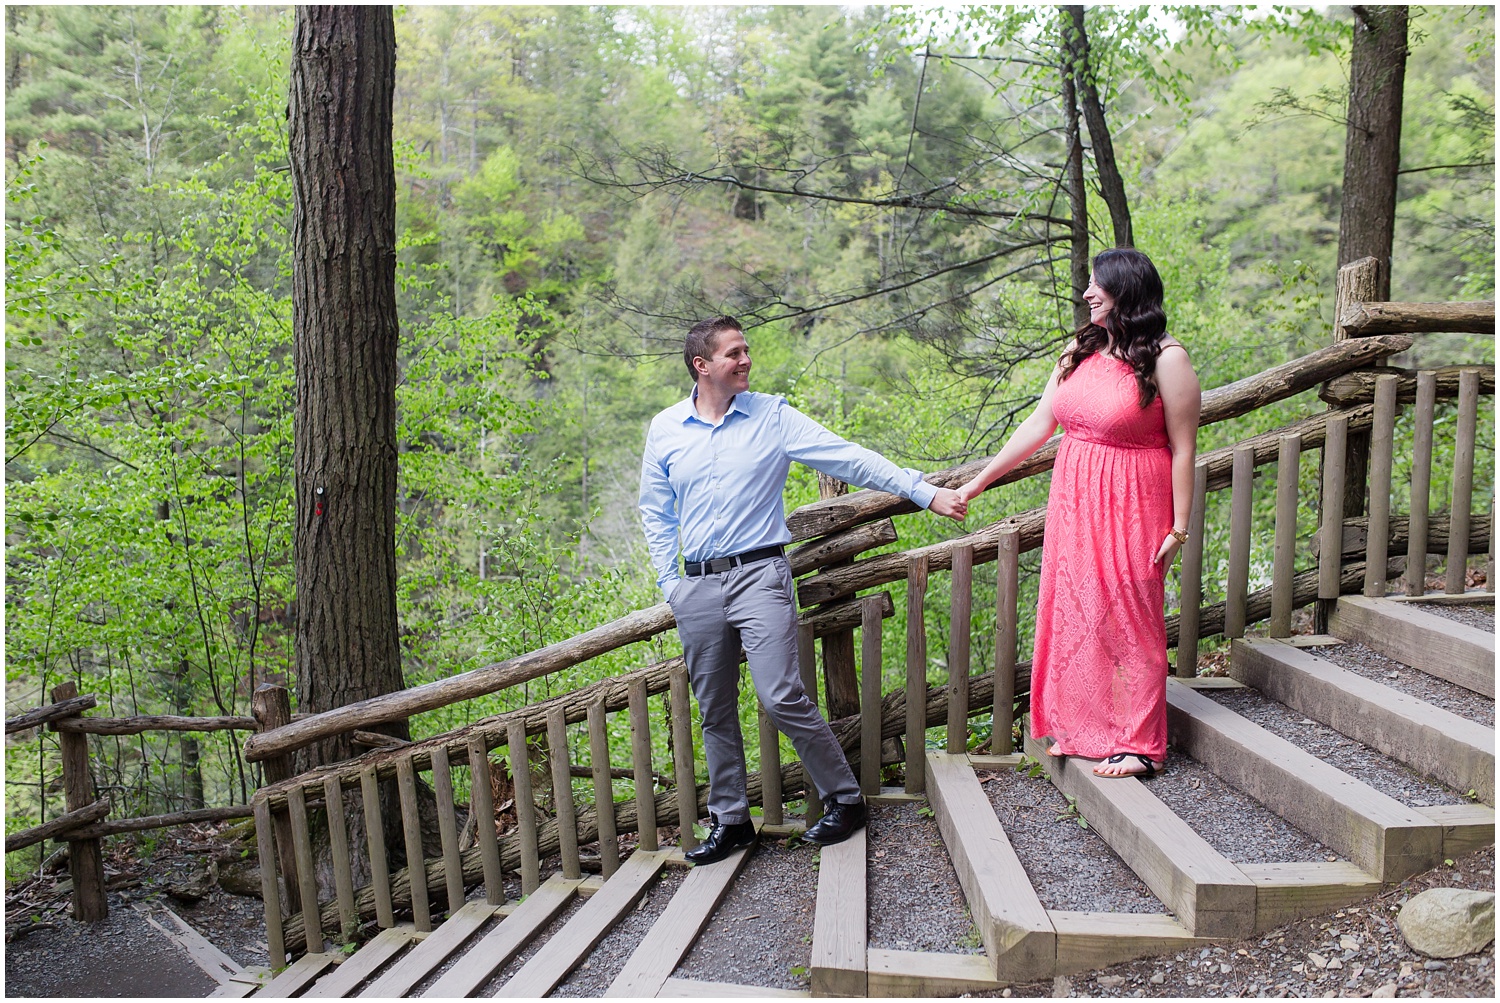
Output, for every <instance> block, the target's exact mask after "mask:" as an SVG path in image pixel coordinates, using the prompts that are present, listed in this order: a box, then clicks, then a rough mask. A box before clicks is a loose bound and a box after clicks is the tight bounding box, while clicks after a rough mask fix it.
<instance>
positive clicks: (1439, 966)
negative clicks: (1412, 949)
mask: <svg viewBox="0 0 1500 1003" xmlns="http://www.w3.org/2000/svg"><path fill="white" fill-rule="evenodd" d="M1422 968H1423V969H1424V970H1425V971H1429V972H1445V971H1447V970H1448V963H1447V962H1446V961H1424V962H1423V963H1422Z"/></svg>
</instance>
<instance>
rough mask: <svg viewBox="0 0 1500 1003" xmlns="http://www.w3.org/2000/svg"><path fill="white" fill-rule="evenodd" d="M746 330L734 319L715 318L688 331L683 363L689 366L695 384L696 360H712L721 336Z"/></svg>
mask: <svg viewBox="0 0 1500 1003" xmlns="http://www.w3.org/2000/svg"><path fill="white" fill-rule="evenodd" d="M744 330H745V329H744V328H743V327H741V326H740V322H739V321H737V320H735V319H734V318H733V317H729V316H723V317H715V318H714V319H712V320H700V321H699V322H698V323H696V324H694V325H693V326H692V327H691V328H689V329H688V333H687V341H685V342H683V345H682V361H683V363H684V364H685V365H686V366H687V371H688V375H689V376H691V377H692V378H693V382H694V383H696V382H698V370H696V369H694V368H693V360H694V359H712V358H713V357H714V349H716V348H717V347H718V345H719V335H721V334H723V333H724V332H725V331H740V332H743V331H744Z"/></svg>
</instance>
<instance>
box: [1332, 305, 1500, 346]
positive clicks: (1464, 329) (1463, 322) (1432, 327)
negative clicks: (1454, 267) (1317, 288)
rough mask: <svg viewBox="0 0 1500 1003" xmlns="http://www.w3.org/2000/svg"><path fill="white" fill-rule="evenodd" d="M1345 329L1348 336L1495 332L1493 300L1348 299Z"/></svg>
mask: <svg viewBox="0 0 1500 1003" xmlns="http://www.w3.org/2000/svg"><path fill="white" fill-rule="evenodd" d="M1341 319H1342V320H1343V328H1344V331H1345V332H1346V333H1347V334H1348V336H1349V337H1351V338H1363V337H1368V336H1370V335H1380V334H1400V333H1428V332H1438V331H1450V332H1457V333H1460V334H1494V333H1495V301H1494V300H1488V301H1484V302H1477V303H1386V302H1373V303H1370V302H1366V303H1350V304H1349V305H1348V306H1347V307H1346V308H1345V309H1344V316H1343V317H1342V318H1341Z"/></svg>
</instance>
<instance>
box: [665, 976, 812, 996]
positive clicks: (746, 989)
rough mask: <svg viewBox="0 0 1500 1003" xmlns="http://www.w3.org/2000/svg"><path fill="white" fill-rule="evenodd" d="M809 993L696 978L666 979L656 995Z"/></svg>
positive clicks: (777, 994)
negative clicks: (704, 980)
mask: <svg viewBox="0 0 1500 1003" xmlns="http://www.w3.org/2000/svg"><path fill="white" fill-rule="evenodd" d="M810 995H811V994H810V993H808V992H806V991H802V990H797V989H772V988H770V987H768V986H741V985H736V984H735V983H732V982H702V981H700V980H698V979H668V980H667V981H666V984H665V985H663V986H662V990H661V992H659V993H657V996H658V997H661V998H667V999H697V1000H704V999H707V1000H713V999H767V998H768V999H782V998H789V999H793V998H802V997H806V996H810Z"/></svg>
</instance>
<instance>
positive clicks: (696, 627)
mask: <svg viewBox="0 0 1500 1003" xmlns="http://www.w3.org/2000/svg"><path fill="white" fill-rule="evenodd" d="M671 606H672V613H673V614H674V615H675V616H676V618H677V634H678V636H679V637H680V638H681V639H682V651H683V654H684V655H685V656H686V658H687V667H688V677H689V678H690V679H691V680H692V683H693V695H694V696H696V697H697V698H698V714H699V717H700V718H701V720H702V722H703V755H704V758H705V759H706V760H707V761H708V808H709V811H710V812H712V813H713V815H714V816H715V817H716V818H717V819H718V821H720V822H725V823H730V824H733V823H737V822H744V821H747V820H748V819H749V818H750V802H749V799H748V797H747V796H746V792H745V743H744V739H743V737H742V736H741V734H740V712H739V690H740V649H741V648H742V647H743V649H744V652H745V659H746V661H747V662H748V663H749V665H750V678H751V680H752V681H753V682H754V684H755V692H756V693H757V694H758V695H759V696H760V701H761V703H762V704H764V705H765V708H766V712H767V713H768V714H770V716H771V720H772V721H773V722H774V723H775V725H776V727H777V729H778V730H779V731H780V732H781V733H782V734H784V735H786V736H787V737H788V738H790V739H791V740H792V746H793V747H794V748H795V749H796V750H797V755H798V756H800V757H801V758H802V765H803V768H804V769H806V771H807V775H808V777H809V778H810V779H811V780H812V783H813V786H814V787H815V788H816V789H817V792H818V796H819V797H821V798H822V799H823V802H824V803H825V804H827V803H831V802H834V801H839V802H843V803H846V804H847V803H853V802H858V801H859V800H860V793H859V783H858V781H856V780H855V779H854V771H853V770H851V769H850V768H849V761H848V760H847V759H846V758H844V750H843V749H841V748H840V747H839V744H838V741H837V739H835V738H834V737H833V729H832V728H830V727H829V726H828V722H827V721H825V720H824V719H823V715H821V714H819V713H818V708H817V706H816V705H814V704H813V702H812V701H811V700H809V699H808V697H807V692H806V691H805V690H804V689H803V688H802V677H801V675H800V674H799V672H798V667H797V666H798V662H797V606H796V601H795V598H794V594H793V591H792V569H791V566H790V565H789V564H787V561H786V558H784V557H773V558H771V559H769V560H765V561H757V562H755V563H754V564H748V565H745V566H744V567H739V568H731V569H729V570H728V571H726V572H723V573H722V574H717V575H703V576H702V577H699V578H684V579H682V581H680V582H679V583H678V584H677V587H676V588H675V589H674V590H673V591H672V600H671Z"/></svg>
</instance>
